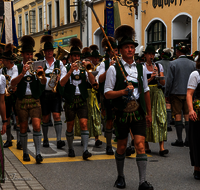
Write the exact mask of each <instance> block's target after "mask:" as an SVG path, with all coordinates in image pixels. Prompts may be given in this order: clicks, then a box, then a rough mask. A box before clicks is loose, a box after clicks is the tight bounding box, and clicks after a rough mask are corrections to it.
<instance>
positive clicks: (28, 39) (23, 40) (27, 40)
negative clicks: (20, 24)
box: [20, 35, 35, 47]
mask: <svg viewBox="0 0 200 190" xmlns="http://www.w3.org/2000/svg"><path fill="white" fill-rule="evenodd" d="M20 41H21V43H22V46H27V45H28V46H30V45H31V46H32V47H35V40H34V39H33V38H32V37H31V36H28V35H26V36H23V37H22V38H21V39H20Z"/></svg>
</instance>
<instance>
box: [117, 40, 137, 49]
mask: <svg viewBox="0 0 200 190" xmlns="http://www.w3.org/2000/svg"><path fill="white" fill-rule="evenodd" d="M127 44H133V45H134V46H135V47H137V46H138V43H137V42H134V41H133V40H125V41H124V42H122V43H120V44H119V45H118V48H121V47H122V46H123V45H127Z"/></svg>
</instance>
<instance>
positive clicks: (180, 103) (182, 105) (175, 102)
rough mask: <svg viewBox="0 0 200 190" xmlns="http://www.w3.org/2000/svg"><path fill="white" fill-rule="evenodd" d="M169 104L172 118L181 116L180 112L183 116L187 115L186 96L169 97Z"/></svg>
mask: <svg viewBox="0 0 200 190" xmlns="http://www.w3.org/2000/svg"><path fill="white" fill-rule="evenodd" d="M170 103H171V110H172V115H173V116H175V115H177V114H182V111H183V114H184V115H188V114H189V110H188V105H187V102H186V95H175V94H173V95H170Z"/></svg>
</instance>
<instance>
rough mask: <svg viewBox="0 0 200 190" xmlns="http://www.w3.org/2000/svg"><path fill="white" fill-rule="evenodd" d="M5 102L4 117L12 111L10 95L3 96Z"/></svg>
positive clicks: (8, 115) (7, 116)
mask: <svg viewBox="0 0 200 190" xmlns="http://www.w3.org/2000/svg"><path fill="white" fill-rule="evenodd" d="M5 104H6V118H9V117H10V116H11V112H12V98H11V96H7V97H5Z"/></svg>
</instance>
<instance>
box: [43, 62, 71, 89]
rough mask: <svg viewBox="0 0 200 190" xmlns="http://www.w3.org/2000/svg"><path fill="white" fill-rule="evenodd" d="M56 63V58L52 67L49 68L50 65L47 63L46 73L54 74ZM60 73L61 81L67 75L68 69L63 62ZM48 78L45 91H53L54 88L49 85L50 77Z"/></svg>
mask: <svg viewBox="0 0 200 190" xmlns="http://www.w3.org/2000/svg"><path fill="white" fill-rule="evenodd" d="M44 60H46V59H45V58H44ZM55 61H56V59H55V58H54V61H53V63H52V64H51V66H49V63H48V62H47V61H46V67H47V69H46V70H45V73H52V72H53V70H54V62H55ZM60 71H61V76H60V79H62V78H63V77H64V76H65V75H66V74H67V70H66V67H65V66H64V65H63V62H62V61H60ZM46 78H47V82H46V87H45V90H52V88H50V87H49V85H48V83H49V80H50V77H46Z"/></svg>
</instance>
